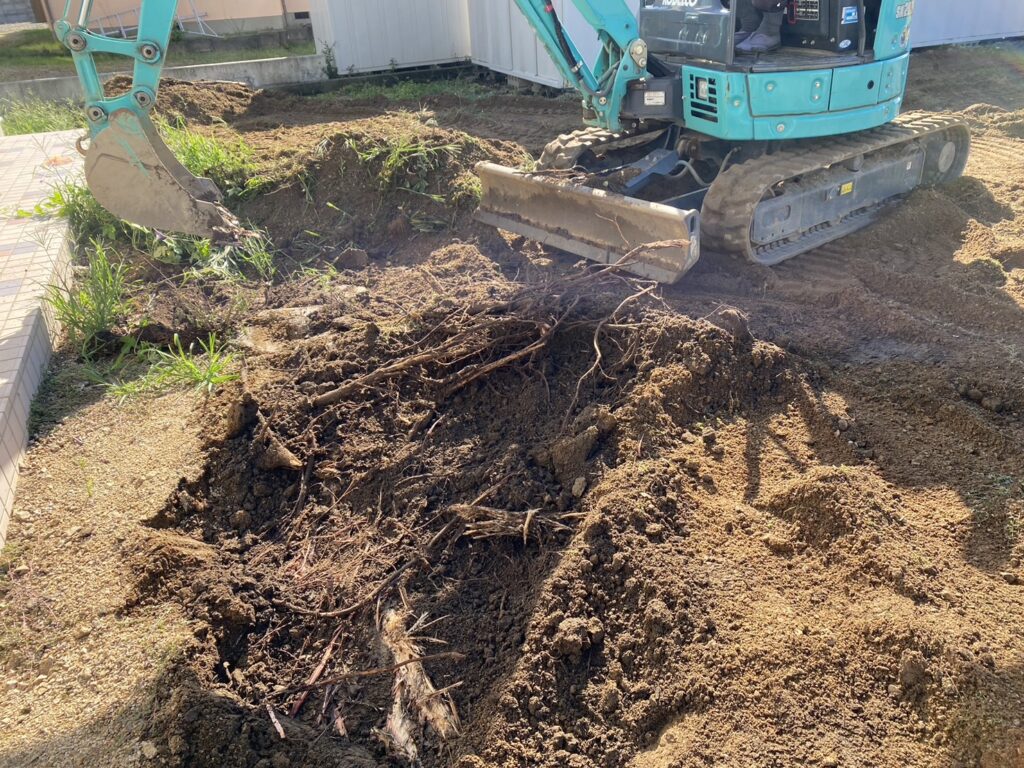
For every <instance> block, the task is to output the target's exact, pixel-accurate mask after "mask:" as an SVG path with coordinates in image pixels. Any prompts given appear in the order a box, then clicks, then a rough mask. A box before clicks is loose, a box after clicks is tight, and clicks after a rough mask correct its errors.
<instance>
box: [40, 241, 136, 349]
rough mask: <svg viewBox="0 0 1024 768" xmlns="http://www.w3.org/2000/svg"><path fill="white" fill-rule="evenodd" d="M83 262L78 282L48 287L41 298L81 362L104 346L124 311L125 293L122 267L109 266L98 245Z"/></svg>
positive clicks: (117, 264) (125, 311)
mask: <svg viewBox="0 0 1024 768" xmlns="http://www.w3.org/2000/svg"><path fill="white" fill-rule="evenodd" d="M86 259H87V266H86V267H85V270H84V274H83V275H82V276H81V279H80V280H78V281H77V282H74V281H65V282H64V283H63V284H59V285H50V286H48V287H47V291H46V294H45V301H46V303H47V304H49V305H50V306H51V307H52V308H53V311H54V314H55V315H56V317H57V320H58V321H59V322H60V324H61V325H62V326H63V327H64V329H65V330H66V331H67V334H68V340H69V342H70V344H71V346H72V347H73V348H74V350H75V351H76V352H77V353H78V355H79V356H80V357H82V358H89V357H91V356H92V355H93V354H94V353H96V352H97V351H99V350H100V349H102V348H103V347H105V346H106V344H107V342H108V341H109V338H107V337H109V335H110V332H111V330H112V329H113V328H114V327H115V326H116V325H117V323H118V322H119V321H120V320H121V319H122V318H123V317H124V316H125V314H126V313H127V311H128V302H127V300H126V298H125V296H126V293H127V291H128V289H129V285H128V280H127V277H126V272H127V269H126V267H125V265H124V263H123V262H118V263H116V264H115V263H113V262H111V260H110V259H109V258H108V256H107V249H106V248H104V247H103V245H102V244H100V243H94V244H93V247H92V248H91V249H90V250H89V251H88V252H87V254H86Z"/></svg>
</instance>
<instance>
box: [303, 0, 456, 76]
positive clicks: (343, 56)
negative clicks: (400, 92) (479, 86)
mask: <svg viewBox="0 0 1024 768" xmlns="http://www.w3.org/2000/svg"><path fill="white" fill-rule="evenodd" d="M469 2H470V0H430V2H424V0H377V1H376V2H371V3H368V2H365V0H311V6H312V7H311V9H310V10H311V12H312V17H313V35H314V37H315V38H316V41H317V48H318V49H322V48H323V46H324V45H325V44H326V45H329V46H330V47H331V48H333V49H334V56H335V59H336V61H337V65H338V70H339V71H341V72H342V73H344V72H373V71H379V70H383V69H388V68H389V67H392V66H395V67H418V66H425V65H429V64H443V63H447V62H452V61H460V60H463V59H468V58H469V56H470V38H469ZM474 2H476V0H474Z"/></svg>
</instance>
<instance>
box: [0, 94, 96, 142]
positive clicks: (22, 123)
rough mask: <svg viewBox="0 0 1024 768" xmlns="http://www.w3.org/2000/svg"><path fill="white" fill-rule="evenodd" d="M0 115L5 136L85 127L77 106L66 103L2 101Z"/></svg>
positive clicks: (83, 117)
mask: <svg viewBox="0 0 1024 768" xmlns="http://www.w3.org/2000/svg"><path fill="white" fill-rule="evenodd" d="M0 116H2V118H3V123H2V124H0V127H2V128H3V132H4V134H5V135H6V136H22V135H24V134H28V133H47V132H49V131H70V130H74V129H76V128H85V114H84V113H83V112H82V109H81V107H78V106H76V105H75V104H72V103H71V102H67V101H43V100H42V99H36V98H32V99H26V100H24V101H2V102H0Z"/></svg>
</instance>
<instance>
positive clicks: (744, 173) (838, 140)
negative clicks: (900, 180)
mask: <svg viewBox="0 0 1024 768" xmlns="http://www.w3.org/2000/svg"><path fill="white" fill-rule="evenodd" d="M947 131H951V132H954V133H956V132H962V135H961V136H959V137H957V138H959V139H960V140H961V141H965V142H966V145H965V146H963V149H964V151H963V153H962V154H963V157H958V162H956V163H954V166H953V168H952V169H951V170H950V173H948V174H946V177H949V178H954V177H955V176H958V175H959V174H960V173H962V172H963V166H964V164H965V163H966V155H967V149H968V147H969V145H970V132H969V130H968V128H967V126H966V124H965V123H964V122H963V120H962V119H961V118H959V117H956V116H954V115H942V114H935V113H928V112H908V113H906V114H904V115H901V116H900V117H898V118H897V119H896V120H894V121H893V122H891V123H889V124H888V125H885V126H882V127H881V128H875V129H873V130H871V131H864V132H861V133H853V134H847V135H839V136H833V137H831V138H829V139H808V140H799V141H794V142H792V143H790V144H789V145H787V146H786V147H785V148H783V149H782V150H781V151H779V152H776V153H774V154H770V155H762V156H760V157H756V158H752V159H750V160H747V161H745V162H742V163H737V164H736V165H734V166H730V167H729V168H727V169H725V170H724V171H722V172H721V173H720V174H719V175H718V178H717V179H716V180H715V181H714V183H713V184H712V185H711V187H710V189H709V190H708V194H707V197H706V198H705V200H704V207H703V210H702V214H701V241H702V247H703V249H704V250H708V251H713V252H716V253H724V254H730V255H735V256H740V257H742V258H746V259H749V260H751V261H754V262H758V261H759V260H758V258H757V256H756V253H755V246H754V244H753V243H752V242H751V240H750V229H751V225H752V224H753V221H754V213H755V211H756V209H757V206H758V204H759V203H760V202H761V200H763V199H764V196H765V194H766V193H767V192H768V191H769V190H770V189H772V188H773V187H774V186H775V185H777V184H779V183H780V182H783V181H785V180H786V179H792V178H795V177H798V176H804V175H806V174H809V173H813V172H815V171H819V170H823V169H825V168H828V167H829V166H833V165H836V164H838V163H842V162H845V161H847V160H851V159H853V158H856V157H858V156H861V155H868V154H872V153H874V152H879V151H882V150H885V149H890V148H892V147H896V146H898V145H900V144H905V143H908V142H912V141H917V140H918V139H921V138H925V137H928V136H934V135H936V134H939V133H942V132H947ZM958 149H960V142H958ZM954 170H955V173H954ZM945 180H946V178H945V177H944V178H942V179H935V180H932V181H931V182H930V183H931V184H935V183H941V182H942V181H945ZM926 183H928V182H927V181H926ZM882 205H884V201H883V202H880V203H879V205H878V207H881V206H882ZM858 213H860V212H858ZM851 215H858V214H851ZM866 218H868V217H866ZM865 223H867V221H866V222H865ZM816 229H817V230H820V227H819V228H816ZM816 242H817V243H819V244H820V240H818V241H816ZM810 247H812V246H809V247H808V249H810ZM765 248H770V246H761V247H760V249H761V250H764V249H765ZM793 255H798V254H797V253H794V254H793Z"/></svg>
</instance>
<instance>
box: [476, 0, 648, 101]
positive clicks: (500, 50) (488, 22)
mask: <svg viewBox="0 0 1024 768" xmlns="http://www.w3.org/2000/svg"><path fill="white" fill-rule="evenodd" d="M627 2H628V4H629V5H630V7H632V8H633V10H634V11H635V10H637V9H638V8H639V7H640V0H627ZM554 6H555V11H556V12H557V13H558V15H559V18H560V19H561V20H562V24H563V25H564V26H565V28H566V30H567V31H568V32H569V35H570V36H571V37H572V39H573V42H574V43H576V46H577V47H578V48H579V49H580V53H581V54H582V55H583V56H584V57H585V58H586V60H587V61H588V62H592V61H593V60H594V59H595V58H596V56H597V54H598V52H599V51H600V44H599V43H598V40H597V33H596V32H595V31H594V30H593V28H591V26H590V25H589V24H587V23H586V22H585V21H584V20H583V17H582V16H581V15H580V12H579V11H578V10H577V9H576V6H575V4H574V3H573V2H572V0H554ZM469 14H470V28H471V30H472V43H473V62H474V63H476V64H480V65H481V66H484V67H488V68H489V69H493V70H495V71H496V72H502V73H503V74H506V75H512V76H514V77H521V78H523V79H524V80H530V81H531V82H535V83H541V84H543V85H551V86H554V87H561V86H563V85H565V83H564V82H563V80H562V76H561V75H560V74H559V73H558V69H557V68H556V67H555V64H554V62H553V61H551V58H550V57H549V56H548V54H547V51H545V50H544V48H543V46H541V44H540V43H539V42H538V40H537V35H536V34H535V33H534V31H533V29H531V28H530V25H529V24H527V23H526V20H525V19H524V18H523V14H522V13H520V11H519V8H518V7H517V6H516V4H515V3H514V2H513V1H512V0H470V3H469Z"/></svg>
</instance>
